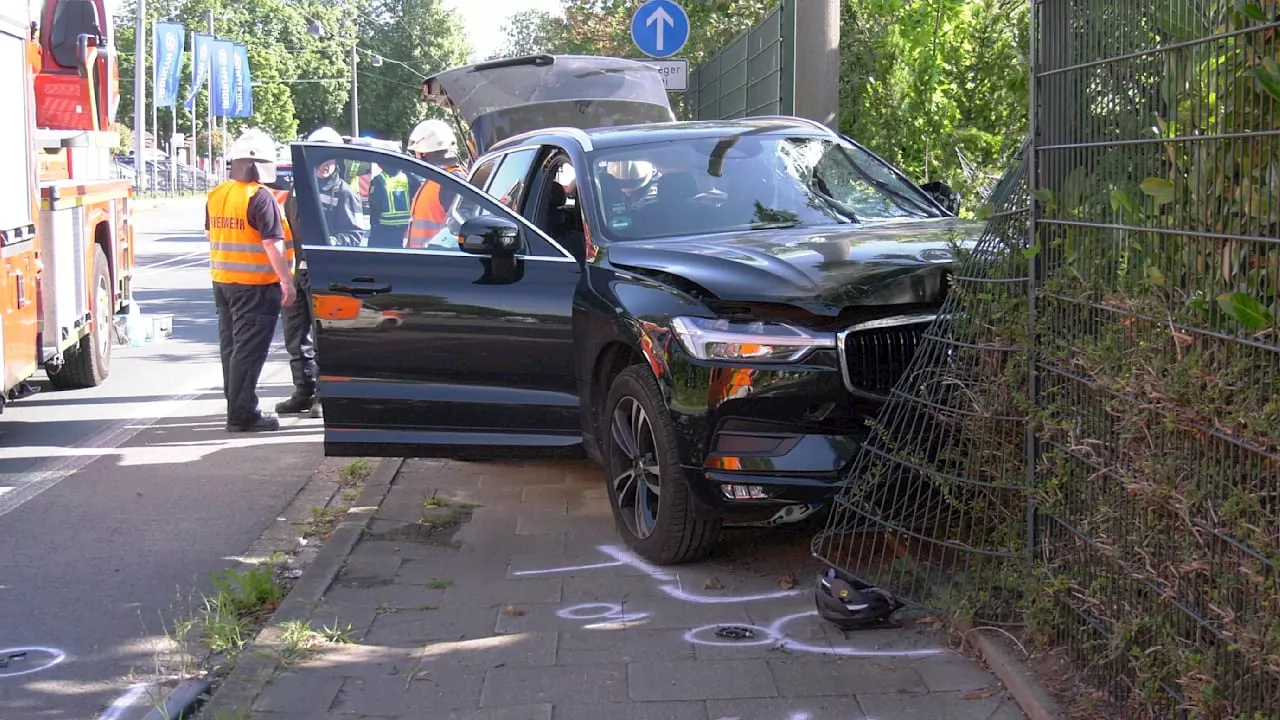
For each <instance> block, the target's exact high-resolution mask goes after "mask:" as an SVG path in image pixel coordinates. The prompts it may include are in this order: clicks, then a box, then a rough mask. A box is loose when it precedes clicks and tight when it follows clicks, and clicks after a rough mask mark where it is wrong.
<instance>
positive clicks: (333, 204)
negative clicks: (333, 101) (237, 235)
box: [276, 127, 366, 418]
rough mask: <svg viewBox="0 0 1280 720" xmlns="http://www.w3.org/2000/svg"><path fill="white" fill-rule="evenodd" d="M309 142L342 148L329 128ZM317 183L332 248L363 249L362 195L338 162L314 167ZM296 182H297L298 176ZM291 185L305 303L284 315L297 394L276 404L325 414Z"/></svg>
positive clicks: (283, 411)
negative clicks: (355, 188)
mask: <svg viewBox="0 0 1280 720" xmlns="http://www.w3.org/2000/svg"><path fill="white" fill-rule="evenodd" d="M307 142H323V143H332V144H334V145H342V144H343V141H342V136H341V135H339V134H338V131H336V130H334V129H333V128H331V127H322V128H319V129H317V130H315V131H313V132H312V133H311V134H310V135H308V136H307ZM315 174H316V184H317V190H318V196H319V197H318V199H319V200H320V208H321V211H322V213H323V215H324V217H323V219H324V224H325V230H326V231H327V232H328V234H329V237H328V238H326V243H316V244H329V245H351V246H357V247H359V246H363V245H364V244H365V242H366V238H365V231H364V229H363V227H362V226H363V222H362V220H363V213H362V211H361V203H360V196H359V195H357V194H356V192H355V191H354V190H352V189H351V186H350V185H348V184H347V183H346V181H344V180H343V179H342V174H341V173H340V172H338V168H337V163H336V161H334V160H328V161H326V162H324V163H321V164H320V166H319V167H317V168H316V173H315ZM295 182H296V178H295ZM294 193H295V190H294V189H293V188H292V187H290V188H289V193H288V196H287V197H286V198H285V200H284V215H285V219H286V221H287V222H288V224H289V227H290V228H291V229H292V233H293V235H294V241H293V243H292V245H293V252H294V255H295V258H296V260H295V262H296V266H297V271H296V273H295V275H294V278H295V281H296V289H297V292H298V297H300V298H302V299H303V300H302V302H298V303H296V304H294V305H293V306H292V307H287V308H285V309H284V312H283V313H282V314H281V321H282V322H283V323H284V347H285V350H287V351H288V353H289V370H290V371H291V373H292V375H293V393H292V394H291V395H289V397H288V398H287V399H285V400H283V401H281V402H279V403H277V404H276V412H277V413H278V414H280V415H308V416H310V417H313V418H318V417H320V416H321V412H322V411H321V406H320V403H319V402H318V400H317V397H316V393H317V391H318V390H319V384H320V367H319V365H317V364H316V317H315V308H313V307H312V305H311V302H310V300H309V298H310V292H311V281H310V279H309V277H308V275H307V256H306V250H305V249H304V247H303V246H304V245H305V244H306V243H305V241H304V240H302V239H301V238H299V237H298V234H299V233H300V232H302V224H301V222H300V221H299V219H298V200H297V196H296V195H295V194H294Z"/></svg>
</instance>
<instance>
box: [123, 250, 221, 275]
mask: <svg viewBox="0 0 1280 720" xmlns="http://www.w3.org/2000/svg"><path fill="white" fill-rule="evenodd" d="M208 260H209V251H207V250H201V251H200V252H193V253H187V254H186V255H179V256H177V257H171V258H169V259H167V260H160V261H158V262H153V263H149V264H147V265H140V266H138V267H135V268H134V269H133V272H134V274H135V275H136V274H138V273H141V272H149V271H152V270H171V269H173V268H168V267H165V266H166V265H170V264H171V263H180V262H188V263H190V262H193V261H200V262H208Z"/></svg>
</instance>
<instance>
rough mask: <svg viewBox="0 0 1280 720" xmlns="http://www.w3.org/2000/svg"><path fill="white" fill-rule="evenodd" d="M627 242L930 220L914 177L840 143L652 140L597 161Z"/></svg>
mask: <svg viewBox="0 0 1280 720" xmlns="http://www.w3.org/2000/svg"><path fill="white" fill-rule="evenodd" d="M592 169H593V171H594V176H595V182H596V186H597V188H598V192H599V197H600V203H601V211H602V213H603V214H604V216H605V218H606V219H607V221H606V222H607V226H608V234H609V235H610V236H611V237H614V238H617V239H619V240H631V239H650V238H659V237H669V236H680V235H693V234H698V233H716V232H728V231H734V230H758V229H771V228H787V227H797V226H822V225H831V224H847V223H870V222H876V221H886V220H896V219H904V218H929V217H937V216H938V215H939V211H938V209H937V208H936V207H935V206H934V204H933V203H932V202H930V200H929V199H928V198H927V197H926V196H925V195H924V194H923V193H922V192H921V191H920V189H919V188H918V187H916V186H915V185H913V184H912V183H911V182H910V181H907V180H906V179H905V178H902V177H901V176H900V175H898V174H896V173H894V172H893V171H892V170H891V169H890V168H889V167H887V166H886V165H885V164H884V163H883V161H880V160H878V159H876V158H874V157H872V156H871V155H870V154H869V153H867V152H866V151H864V150H862V149H860V148H858V147H856V146H852V145H850V144H847V143H843V142H840V141H837V140H829V139H822V138H806V137H760V136H752V135H748V134H743V135H735V136H729V137H724V138H714V137H711V138H698V139H694V140H677V141H674V142H662V143H646V144H643V145H636V146H630V147H625V148H621V149H617V150H607V151H600V152H598V153H596V154H595V155H594V156H593V158H592Z"/></svg>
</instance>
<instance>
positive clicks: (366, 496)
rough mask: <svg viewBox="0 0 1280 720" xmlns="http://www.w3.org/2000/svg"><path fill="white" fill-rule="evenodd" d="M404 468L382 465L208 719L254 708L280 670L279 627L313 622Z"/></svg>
mask: <svg viewBox="0 0 1280 720" xmlns="http://www.w3.org/2000/svg"><path fill="white" fill-rule="evenodd" d="M403 464H404V458H384V459H383V460H381V461H380V462H379V463H378V467H377V468H376V469H375V470H374V471H373V475H371V476H370V477H369V480H368V481H367V482H366V483H365V485H364V487H363V488H361V490H360V495H359V496H358V497H357V498H356V501H355V504H353V505H352V506H351V509H350V510H348V511H347V513H346V515H344V516H343V518H342V521H341V522H339V523H338V526H337V527H336V528H334V530H333V533H332V534H331V535H330V536H329V539H328V540H326V541H325V543H324V545H322V546H321V547H320V552H318V553H317V554H316V557H315V559H314V560H312V561H311V567H310V568H309V569H308V572H307V573H305V574H304V575H303V576H302V578H300V579H299V580H298V582H297V584H295V585H294V586H293V589H292V590H290V591H289V595H288V596H287V597H285V599H284V602H283V603H281V604H280V607H279V608H276V611H275V613H274V614H272V616H271V619H270V620H268V621H267V624H266V626H265V627H263V628H262V631H261V632H259V633H258V636H257V637H255V638H254V639H253V641H251V642H250V643H249V644H248V645H247V646H246V647H245V648H244V649H243V650H242V651H241V652H240V657H239V659H238V660H237V661H236V665H235V668H234V669H232V671H231V673H230V674H229V675H227V677H226V678H225V679H224V680H223V681H222V684H221V686H220V687H219V688H218V690H217V692H215V693H214V694H213V697H211V698H209V701H208V702H207V703H206V704H205V706H204V708H203V709H202V716H205V717H209V716H211V715H212V713H213V712H215V711H217V710H226V711H228V712H234V711H236V710H238V709H243V710H248V709H249V708H250V707H252V705H253V703H254V701H256V700H257V699H258V696H259V695H261V694H262V691H263V690H264V689H265V688H266V686H267V684H268V683H270V682H271V680H272V678H274V677H275V674H276V671H277V670H278V669H279V667H280V661H279V655H278V654H277V653H276V652H274V651H273V650H274V648H275V646H277V645H278V644H279V641H280V627H279V626H280V625H281V623H284V622H288V621H290V620H302V621H307V620H310V619H311V613H312V610H313V609H314V607H315V605H316V604H317V603H318V602H319V601H320V599H321V598H322V597H323V596H324V593H325V591H327V590H328V589H329V585H331V584H332V583H333V580H334V578H335V577H337V576H338V572H339V571H340V570H341V569H342V566H343V564H344V563H346V561H347V556H348V555H350V554H351V551H352V550H353V549H354V548H355V546H356V543H358V542H359V541H360V536H361V535H362V534H363V533H364V530H365V528H366V527H367V526H368V525H369V522H370V521H371V520H372V519H373V517H374V515H375V514H376V513H377V510H378V507H379V506H380V505H382V501H383V499H384V498H386V496H387V491H388V490H390V489H391V483H392V481H393V480H395V477H396V475H397V474H398V473H399V472H400V467H401V466H402V465H403Z"/></svg>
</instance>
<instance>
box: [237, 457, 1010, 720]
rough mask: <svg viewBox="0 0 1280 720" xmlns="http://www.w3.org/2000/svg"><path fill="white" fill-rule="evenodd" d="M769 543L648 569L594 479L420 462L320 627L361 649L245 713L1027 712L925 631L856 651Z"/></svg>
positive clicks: (535, 718) (814, 715)
mask: <svg viewBox="0 0 1280 720" xmlns="http://www.w3.org/2000/svg"><path fill="white" fill-rule="evenodd" d="M741 533H756V535H758V536H759V537H760V538H763V539H756V540H750V541H748V540H744V539H742V538H748V536H746V535H740V534H741ZM748 539H749V538H748ZM786 543H790V544H791V545H793V546H794V547H793V548H792V550H796V549H797V548H798V547H799V545H800V544H801V543H800V542H799V541H797V540H794V539H791V540H787V539H785V538H783V537H779V538H778V540H777V541H776V543H775V544H781V545H785V544H786ZM806 545H807V544H806ZM770 547H771V545H770V544H769V535H768V534H761V533H759V532H758V531H730V532H729V533H728V534H727V535H726V537H725V539H724V540H723V541H722V548H721V550H720V551H719V552H718V553H717V555H718V556H720V557H721V559H719V560H712V561H708V562H705V563H700V564H697V565H691V566H681V567H679V568H658V567H653V566H650V565H648V564H646V563H644V562H642V561H640V560H639V559H638V558H636V557H635V556H634V555H632V554H630V553H629V552H627V551H626V550H625V546H624V545H623V544H622V543H621V542H620V540H619V538H618V536H617V534H616V533H615V532H614V529H613V520H612V516H611V514H610V511H609V505H608V500H607V499H606V496H605V488H604V486H603V482H602V479H601V474H600V469H599V468H598V467H596V466H594V465H590V464H588V463H541V464H539V463H529V464H520V463H515V464H487V463H483V464H482V463H458V462H450V463H443V462H425V461H409V462H406V463H405V464H404V466H403V468H402V469H401V471H400V473H399V475H398V476H397V477H396V479H395V481H394V482H393V484H392V486H391V489H390V491H389V493H388V495H387V497H386V500H385V501H384V502H383V504H382V506H381V508H380V509H379V511H378V514H377V516H376V519H375V520H374V521H373V523H372V525H371V527H370V529H369V531H368V532H367V533H366V534H365V536H364V537H363V538H362V539H361V541H360V543H359V544H358V545H357V546H356V548H355V549H354V551H353V552H352V554H351V556H350V557H349V559H348V561H347V563H346V566H345V567H344V569H343V571H342V572H341V573H340V575H339V576H338V578H337V579H336V580H335V582H334V583H333V585H332V586H331V587H330V588H329V589H328V591H327V592H326V594H325V596H324V599H323V601H322V603H321V604H320V606H319V607H317V608H316V612H315V614H314V615H313V618H314V619H313V623H315V624H317V625H319V624H325V625H331V624H333V622H334V621H335V620H336V621H337V623H338V624H341V625H345V624H347V623H350V624H351V626H352V627H353V628H354V632H353V633H352V640H353V643H352V644H347V645H335V646H330V647H327V648H325V649H323V650H322V651H320V652H319V653H318V654H317V655H314V656H312V657H310V658H309V659H307V660H305V661H303V662H301V663H298V664H295V665H292V666H290V667H288V668H286V669H285V670H284V672H282V674H280V675H279V676H278V677H277V678H276V679H275V680H273V681H272V683H271V684H270V685H268V686H267V688H266V690H265V691H264V692H263V694H262V695H261V696H260V697H259V698H258V699H257V701H256V702H255V703H254V706H253V712H252V717H253V718H260V719H262V720H267V719H268V718H275V719H279V720H285V719H288V720H294V719H301V718H308V719H312V718H350V717H363V718H429V719H431V720H436V719H440V720H453V719H458V720H603V719H607V720H659V719H660V720H729V719H734V720H864V719H874V720H906V719H908V718H912V719H916V718H918V719H920V720H926V719H933V718H939V719H941V718H945V719H946V720H1019V719H1021V718H1023V717H1024V715H1023V714H1022V712H1021V711H1020V710H1019V709H1018V708H1017V706H1016V704H1014V702H1013V701H1012V700H1011V699H1009V698H1007V696H1006V694H1005V692H1004V691H1003V689H1002V688H1001V687H1000V686H999V684H998V682H997V681H996V679H995V677H994V676H992V675H991V674H990V673H989V672H988V671H987V670H986V669H985V668H983V667H982V666H981V665H979V664H978V663H976V662H974V661H972V660H970V659H968V658H967V657H965V656H962V655H959V654H956V653H954V652H952V651H949V650H946V649H945V648H944V647H943V645H942V644H941V642H942V641H941V639H940V638H938V637H937V636H935V635H934V634H932V633H929V632H926V631H923V630H918V629H891V630H876V631H867V632H861V633H851V634H850V635H849V637H848V638H847V639H846V638H845V637H844V636H843V635H842V634H841V633H840V632H839V631H837V630H835V629H834V628H832V627H831V626H829V625H828V624H827V623H824V622H822V621H821V620H819V619H818V617H817V616H816V614H815V613H814V612H813V596H812V580H813V575H812V574H808V575H802V576H801V577H800V578H799V579H800V583H799V584H798V585H797V586H795V587H794V588H792V589H785V588H784V586H786V585H789V583H787V582H782V583H780V582H779V580H778V575H777V574H776V571H777V569H776V567H772V566H770V564H769V558H767V557H766V558H762V557H757V555H760V554H762V553H763V554H767V553H768V552H771V551H770V550H769V548H770ZM783 550H785V548H782V550H780V552H781V551H783ZM793 556H795V553H793ZM727 625H733V626H744V627H747V628H750V629H751V630H752V631H753V632H754V637H751V638H746V639H731V638H725V637H721V636H718V635H717V630H719V629H721V628H723V627H725V626H727Z"/></svg>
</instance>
